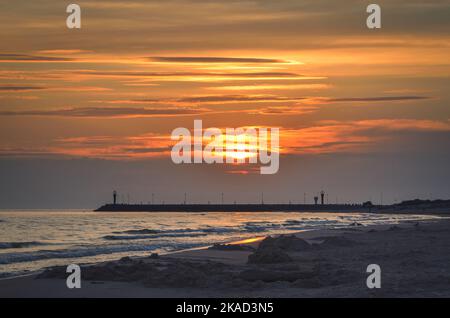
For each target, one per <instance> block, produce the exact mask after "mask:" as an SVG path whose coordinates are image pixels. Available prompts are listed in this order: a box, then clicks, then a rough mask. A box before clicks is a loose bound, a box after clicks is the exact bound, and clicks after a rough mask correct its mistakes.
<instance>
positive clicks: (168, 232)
mask: <svg viewBox="0 0 450 318" xmlns="http://www.w3.org/2000/svg"><path fill="white" fill-rule="evenodd" d="M434 218H439V217H438V216H429V215H428V216H422V215H405V214H401V215H394V214H392V215H383V214H375V213H317V212H315V213H314V212H311V213H308V212H298V213H296V212H286V213H283V212H260V213H258V212H250V213H241V212H227V213H222V212H207V213H192V212H186V213H173V212H167V213H165V212H148V213H146V212H137V213H130V212H92V211H80V210H77V211H53V210H52V211H43V210H39V211H0V278H6V277H11V276H19V275H24V274H27V273H30V272H34V271H37V270H41V269H43V268H45V267H50V266H56V265H69V264H84V263H96V262H102V261H108V260H116V259H120V258H121V257H124V256H146V255H150V254H151V253H159V254H167V253H173V252H176V251H180V250H184V249H192V248H203V247H208V246H211V245H212V244H215V243H227V242H234V241H240V240H245V239H251V238H256V237H262V236H267V235H273V234H284V233H294V232H299V231H309V230H314V229H330V228H336V229H338V228H342V227H347V226H349V225H355V226H368V225H374V224H397V223H402V222H412V221H414V222H415V221H418V220H425V219H434ZM358 223H359V224H358Z"/></svg>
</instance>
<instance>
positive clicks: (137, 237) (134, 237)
mask: <svg viewBox="0 0 450 318" xmlns="http://www.w3.org/2000/svg"><path fill="white" fill-rule="evenodd" d="M201 236H207V234H202V233H189V232H188V233H165V234H158V235H106V236H104V237H103V238H104V239H105V240H143V239H156V238H162V237H201Z"/></svg>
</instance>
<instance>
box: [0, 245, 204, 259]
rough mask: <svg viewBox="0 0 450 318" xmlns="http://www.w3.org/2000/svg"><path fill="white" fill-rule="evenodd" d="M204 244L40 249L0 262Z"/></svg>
mask: <svg viewBox="0 0 450 318" xmlns="http://www.w3.org/2000/svg"><path fill="white" fill-rule="evenodd" d="M202 245H204V244H192V243H177V244H172V245H169V244H167V243H165V244H154V245H138V244H136V245H129V244H124V245H104V246H88V247H78V248H71V249H64V250H40V251H34V252H27V253H5V254H0V264H11V263H23V262H33V261H39V260H45V259H62V258H79V257H89V256H97V255H102V254H114V253H122V252H145V251H149V252H150V251H154V250H157V249H164V250H166V251H174V250H181V249H188V248H193V247H198V246H202Z"/></svg>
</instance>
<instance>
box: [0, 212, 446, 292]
mask: <svg viewBox="0 0 450 318" xmlns="http://www.w3.org/2000/svg"><path fill="white" fill-rule="evenodd" d="M261 242H262V243H261ZM369 264H378V265H379V266H380V267H381V282H382V283H381V288H380V289H369V288H367V286H366V279H367V276H368V275H369V274H368V273H366V269H367V266H368V265H369ZM449 264H450V220H448V219H442V220H440V221H422V222H420V223H417V222H409V223H402V224H400V225H392V226H390V225H384V226H370V227H364V226H360V225H358V224H354V225H353V226H351V227H348V228H346V229H340V230H317V231H309V232H300V233H297V234H295V236H291V235H283V236H279V237H277V238H269V239H264V238H256V239H255V240H249V241H244V242H237V243H234V244H231V245H218V246H215V247H211V248H206V249H196V250H186V251H182V252H177V253H173V254H169V255H163V256H156V255H153V256H149V257H143V258H142V257H141V258H129V257H125V258H122V259H121V260H118V261H110V262H104V263H99V264H94V265H81V268H82V272H81V275H82V286H81V289H68V288H67V287H66V277H67V275H68V274H66V273H65V270H66V268H65V267H54V268H50V269H47V270H45V271H44V272H41V273H36V274H32V275H28V276H23V277H16V278H10V279H4V280H1V281H0V297H449V296H450V271H449V269H450V265H449Z"/></svg>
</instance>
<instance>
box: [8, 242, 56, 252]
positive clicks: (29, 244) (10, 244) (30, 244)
mask: <svg viewBox="0 0 450 318" xmlns="http://www.w3.org/2000/svg"><path fill="white" fill-rule="evenodd" d="M40 245H48V243H43V242H35V241H33V242H0V249H1V250H4V249H9V248H26V247H33V246H40Z"/></svg>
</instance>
